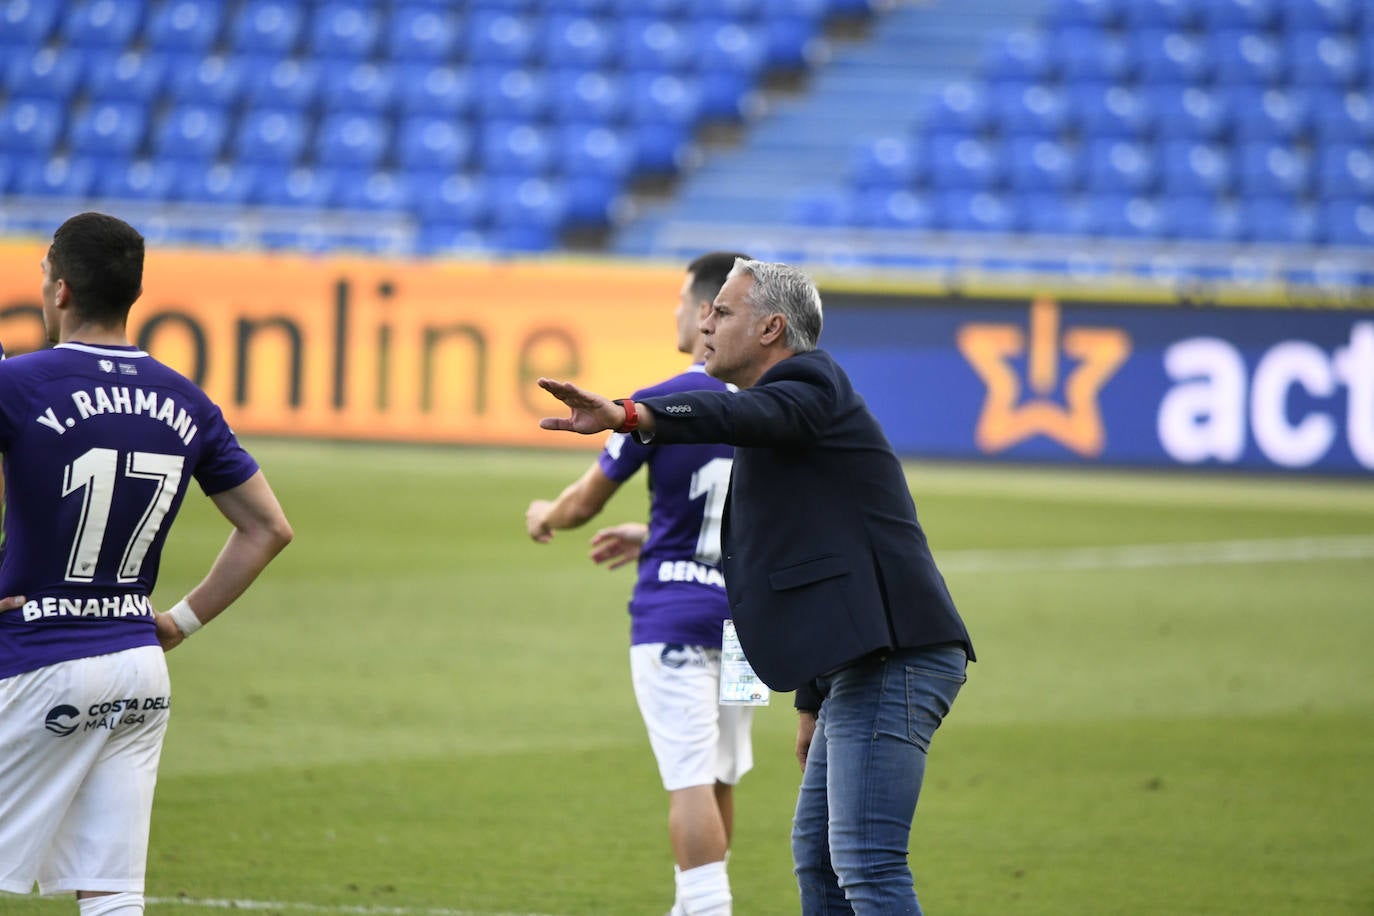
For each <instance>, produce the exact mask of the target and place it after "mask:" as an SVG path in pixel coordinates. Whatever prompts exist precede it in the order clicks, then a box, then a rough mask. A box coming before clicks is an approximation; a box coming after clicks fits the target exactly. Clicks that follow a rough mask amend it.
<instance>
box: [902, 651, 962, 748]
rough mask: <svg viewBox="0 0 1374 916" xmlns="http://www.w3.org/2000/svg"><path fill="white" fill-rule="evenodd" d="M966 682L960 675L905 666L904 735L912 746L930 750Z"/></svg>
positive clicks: (915, 666)
mask: <svg viewBox="0 0 1374 916" xmlns="http://www.w3.org/2000/svg"><path fill="white" fill-rule="evenodd" d="M965 680H966V678H965V676H964V675H962V674H952V673H950V672H948V671H935V670H932V669H930V668H922V667H920V666H918V665H907V666H906V714H907V735H908V737H909V738H910V740H911V743H912V744H915V745H916V746H917V747H919V748H920V749H921V750H923V751H929V750H930V742H931V739H933V738H934V737H935V730H936V729H937V728H939V727H940V723H941V722H943V721H944V720H945V716H946V715H948V714H949V709H950V707H951V706H953V705H954V698H955V697H956V696H958V695H959V688H960V687H963V686H964V681H965Z"/></svg>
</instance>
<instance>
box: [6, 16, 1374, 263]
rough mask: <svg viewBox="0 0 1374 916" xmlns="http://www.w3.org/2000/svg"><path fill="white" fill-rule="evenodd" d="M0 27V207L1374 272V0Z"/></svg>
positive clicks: (198, 229) (205, 240) (171, 235)
mask: <svg viewBox="0 0 1374 916" xmlns="http://www.w3.org/2000/svg"><path fill="white" fill-rule="evenodd" d="M0 52H3V53H0V61H3V64H0V202H3V207H0V232H9V233H26V234H27V233H39V234H43V233H46V232H49V231H51V229H52V228H53V226H55V225H56V224H57V223H58V222H60V219H61V218H62V217H63V216H64V215H66V214H67V213H68V212H69V211H71V210H74V209H76V208H78V207H85V206H99V205H103V206H109V207H111V208H116V207H117V208H118V209H119V210H120V211H121V212H124V213H126V214H128V215H129V216H130V217H131V218H134V219H136V220H137V219H139V218H140V217H143V218H144V221H145V222H146V223H147V224H148V225H150V226H152V227H154V229H153V234H154V236H155V240H157V241H170V242H178V243H191V244H233V245H247V246H254V245H260V246H266V247H303V248H305V249H308V250H321V249H328V248H330V247H340V246H342V247H348V248H357V249H362V250H365V251H376V252H392V253H405V254H420V255H445V254H463V253H482V252H491V251H507V250H513V251H543V250H552V249H559V248H563V247H567V246H569V245H572V244H579V245H586V244H597V245H605V246H606V247H607V248H608V249H609V250H612V251H615V252H619V253H623V254H632V255H645V254H648V255H655V256H664V257H672V258H675V259H680V258H681V257H683V256H687V255H690V254H693V253H695V252H697V251H699V250H703V249H706V248H717V247H720V246H721V245H722V244H727V243H729V244H737V245H739V246H741V247H743V248H745V249H746V250H751V251H757V252H760V253H761V254H765V255H769V256H776V257H785V258H788V259H793V260H798V261H802V262H806V263H815V262H823V263H832V264H845V263H851V262H857V263H867V264H873V265H893V264H897V265H903V264H904V265H910V266H917V267H920V266H923V265H926V264H929V263H935V264H941V265H947V264H955V265H963V266H970V265H971V266H974V267H976V266H977V265H979V264H991V263H994V262H995V263H996V264H999V265H1004V266H1005V265H1007V264H1012V265H1015V264H1027V263H1032V262H1043V263H1048V264H1057V263H1063V261H1064V258H1063V257H1062V251H1063V248H1064V246H1065V244H1066V243H1065V237H1070V238H1072V243H1071V244H1072V247H1073V249H1074V250H1075V251H1076V252H1077V253H1078V254H1079V255H1081V256H1082V255H1086V256H1093V257H1097V258H1098V259H1099V260H1100V261H1102V262H1103V263H1104V264H1107V265H1109V266H1111V267H1113V269H1121V270H1125V271H1127V272H1131V271H1135V272H1141V271H1144V272H1146V273H1148V269H1149V268H1148V265H1149V264H1150V263H1152V262H1153V261H1155V260H1157V259H1158V258H1159V256H1160V255H1161V254H1164V255H1168V260H1169V263H1170V265H1171V268H1170V269H1171V271H1177V269H1178V268H1179V265H1180V264H1183V265H1184V269H1185V270H1186V269H1187V267H1188V265H1189V264H1195V265H1196V270H1197V272H1198V275H1199V276H1201V275H1206V276H1210V277H1214V276H1217V275H1218V274H1219V273H1220V274H1221V275H1223V276H1224V275H1225V274H1226V269H1227V265H1230V264H1234V265H1235V269H1234V271H1233V272H1234V274H1235V276H1236V277H1237V278H1242V279H1245V280H1253V279H1254V277H1255V274H1256V271H1255V264H1256V263H1257V262H1258V263H1264V264H1270V265H1272V269H1271V272H1272V273H1273V275H1274V276H1277V277H1283V276H1285V273H1284V272H1285V271H1287V270H1288V269H1289V268H1290V267H1291V268H1292V270H1293V271H1295V272H1296V271H1303V272H1304V273H1303V275H1304V276H1310V275H1312V273H1313V271H1312V270H1311V262H1312V261H1313V259H1314V258H1315V259H1321V260H1323V262H1324V263H1328V264H1329V265H1330V266H1332V269H1330V270H1325V271H1318V273H1322V274H1324V275H1333V276H1342V277H1346V276H1355V277H1357V278H1360V281H1361V282H1364V283H1367V284H1369V285H1374V270H1371V268H1370V267H1369V266H1368V264H1367V262H1368V261H1369V258H1368V249H1369V246H1371V245H1374V153H1372V152H1371V149H1372V148H1374V63H1371V62H1372V61H1374V3H1371V2H1370V0H927V2H900V0H690V2H689V0H502V2H497V0H471V2H467V3H462V4H453V3H437V2H432V0H387V2H361V0H317V2H310V3H304V2H286V0H226V2H214V0H119V2H115V0H77V2H72V3H68V4H54V3H41V2H36V0H0ZM990 241H994V242H995V247H996V248H997V250H996V251H995V252H994V253H991V254H990V253H989V247H990V246H989V242H990ZM1351 265H1353V266H1351ZM1345 266H1351V267H1350V269H1348V270H1347V269H1345ZM1171 275H1173V274H1171Z"/></svg>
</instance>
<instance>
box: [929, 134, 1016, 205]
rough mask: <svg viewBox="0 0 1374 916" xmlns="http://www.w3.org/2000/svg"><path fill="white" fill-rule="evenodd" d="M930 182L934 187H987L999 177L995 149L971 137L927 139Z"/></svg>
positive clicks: (995, 184) (999, 169)
mask: <svg viewBox="0 0 1374 916" xmlns="http://www.w3.org/2000/svg"><path fill="white" fill-rule="evenodd" d="M925 159H926V161H927V162H928V163H929V169H930V184H931V187H932V188H934V189H935V190H941V191H943V190H978V191H981V190H987V189H990V188H994V187H996V186H997V185H998V184H999V183H1000V182H1001V180H1002V162H1001V158H1000V156H999V155H998V152H997V149H996V148H995V147H993V146H992V145H990V144H988V143H985V142H984V141H982V140H977V139H974V138H972V137H959V136H955V135H941V136H936V137H931V138H929V140H928V141H927V144H926V150H925Z"/></svg>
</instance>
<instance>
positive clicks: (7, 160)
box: [0, 156, 19, 194]
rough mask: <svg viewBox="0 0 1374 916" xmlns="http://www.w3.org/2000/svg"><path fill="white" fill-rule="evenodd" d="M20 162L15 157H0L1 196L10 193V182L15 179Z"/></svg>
mask: <svg viewBox="0 0 1374 916" xmlns="http://www.w3.org/2000/svg"><path fill="white" fill-rule="evenodd" d="M18 165H19V160H18V159H17V158H15V157H13V156H0V194H8V193H10V182H11V180H12V179H13V178H14V173H15V170H16V167H17V166H18Z"/></svg>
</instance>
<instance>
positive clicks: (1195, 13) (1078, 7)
mask: <svg viewBox="0 0 1374 916" xmlns="http://www.w3.org/2000/svg"><path fill="white" fill-rule="evenodd" d="M1372 17H1374V11H1371V9H1370V6H1369V4H1368V3H1367V2H1365V0H1056V2H1055V3H1054V4H1053V6H1052V7H1051V11H1050V17H1049V18H1050V21H1051V22H1052V23H1054V24H1061V25H1085V26H1097V27H1105V28H1124V29H1138V28H1158V27H1163V28H1202V29H1217V28H1257V29H1273V28H1288V29H1311V28H1321V29H1345V30H1349V29H1355V28H1358V27H1360V25H1361V24H1363V25H1365V26H1366V27H1374V21H1371V20H1372Z"/></svg>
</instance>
